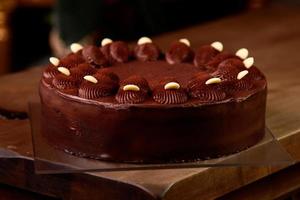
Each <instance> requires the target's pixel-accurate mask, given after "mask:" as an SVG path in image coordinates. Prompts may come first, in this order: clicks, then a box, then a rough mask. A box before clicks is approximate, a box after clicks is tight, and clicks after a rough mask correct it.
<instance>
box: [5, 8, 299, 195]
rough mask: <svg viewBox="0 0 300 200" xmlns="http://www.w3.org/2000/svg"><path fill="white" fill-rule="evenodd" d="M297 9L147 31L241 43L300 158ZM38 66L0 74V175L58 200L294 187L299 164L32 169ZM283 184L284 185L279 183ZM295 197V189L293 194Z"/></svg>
mask: <svg viewBox="0 0 300 200" xmlns="http://www.w3.org/2000/svg"><path fill="white" fill-rule="evenodd" d="M299 11H300V8H293V7H282V6H276V5H275V6H271V7H270V8H267V9H264V10H259V11H253V12H249V13H246V14H242V15H239V16H233V17H229V18H225V19H222V20H219V21H215V22H213V23H208V24H205V25H201V26H194V27H191V28H187V29H185V30H181V31H177V32H174V33H168V34H164V35H161V36H159V37H157V38H154V40H155V42H157V43H159V44H161V45H162V46H163V47H166V45H168V44H169V42H170V41H172V40H175V39H178V38H181V37H187V38H189V39H190V40H191V43H192V44H193V45H195V46H196V45H199V44H204V43H206V42H211V41H214V40H220V41H222V42H223V43H224V44H225V48H226V49H230V50H232V51H234V49H237V48H240V47H247V48H248V49H249V50H250V53H251V55H252V56H254V57H255V60H256V65H257V66H258V67H259V68H261V70H262V71H263V72H264V73H265V74H266V76H267V78H268V82H269V86H268V87H269V95H268V106H267V125H268V127H269V128H270V129H271V131H272V132H273V133H274V134H275V136H276V138H277V139H278V140H279V142H280V143H281V144H282V145H283V147H284V148H285V149H286V150H287V151H288V152H289V153H290V154H291V156H292V157H293V158H294V159H295V160H296V161H297V162H299V161H300V99H299V98H300V78H299V76H300V56H299V47H300V26H299V24H300V12H299ZM41 70H42V69H41V68H32V69H30V70H27V71H24V72H21V73H18V74H12V75H8V76H3V77H1V78H0V108H1V111H0V112H1V113H2V115H6V116H8V117H10V118H15V117H19V118H21V119H4V118H3V119H1V120H0V147H2V149H1V148H0V149H1V151H2V153H3V152H6V153H7V155H20V156H22V158H18V159H11V158H3V159H1V160H0V182H1V183H5V184H8V185H12V186H15V187H19V188H24V189H26V190H31V191H34V192H36V193H39V194H44V195H48V196H52V197H58V198H64V199H166V200H167V199H215V198H220V199H241V197H243V198H242V199H274V198H279V197H282V196H284V195H286V194H291V195H294V197H295V198H297V197H296V196H297V194H296V193H294V191H297V189H299V188H300V164H299V163H298V164H295V165H292V166H263V167H212V168H198V169H172V170H147V171H128V172H103V173H82V174H59V175H36V174H34V169H33V158H32V144H31V135H30V134H31V133H30V125H29V120H28V119H27V118H26V113H27V103H28V101H29V100H30V99H35V98H38V96H37V85H38V81H39V78H40V75H41ZM283 183H284V184H283ZM298 197H299V196H298Z"/></svg>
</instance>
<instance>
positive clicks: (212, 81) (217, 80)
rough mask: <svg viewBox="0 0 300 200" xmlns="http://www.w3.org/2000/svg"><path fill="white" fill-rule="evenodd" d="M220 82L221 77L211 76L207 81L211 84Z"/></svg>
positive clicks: (207, 83)
mask: <svg viewBox="0 0 300 200" xmlns="http://www.w3.org/2000/svg"><path fill="white" fill-rule="evenodd" d="M220 82H221V79H220V78H210V79H208V80H207V81H206V82H205V84H206V85H209V84H214V83H220Z"/></svg>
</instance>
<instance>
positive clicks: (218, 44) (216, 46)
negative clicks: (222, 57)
mask: <svg viewBox="0 0 300 200" xmlns="http://www.w3.org/2000/svg"><path fill="white" fill-rule="evenodd" d="M210 46H212V47H213V48H214V49H216V50H218V51H220V52H221V51H223V44H222V43H221V42H219V41H215V42H213V43H211V44H210Z"/></svg>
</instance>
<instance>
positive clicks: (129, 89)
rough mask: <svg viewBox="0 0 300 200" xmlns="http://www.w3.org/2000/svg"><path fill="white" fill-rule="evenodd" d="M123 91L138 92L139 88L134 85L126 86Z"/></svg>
mask: <svg viewBox="0 0 300 200" xmlns="http://www.w3.org/2000/svg"><path fill="white" fill-rule="evenodd" d="M123 90H124V91H140V88H139V86H137V85H134V84H128V85H125V86H124V87H123Z"/></svg>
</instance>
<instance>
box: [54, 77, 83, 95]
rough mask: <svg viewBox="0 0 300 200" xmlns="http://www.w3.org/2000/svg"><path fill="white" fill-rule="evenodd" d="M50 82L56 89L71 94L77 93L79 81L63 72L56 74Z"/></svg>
mask: <svg viewBox="0 0 300 200" xmlns="http://www.w3.org/2000/svg"><path fill="white" fill-rule="evenodd" d="M52 84H53V86H54V87H55V88H57V89H58V90H60V91H62V92H64V93H66V94H71V95H77V93H78V85H79V81H78V80H77V79H76V78H74V77H72V76H67V75H65V74H58V75H57V76H55V78H54V79H53V81H52Z"/></svg>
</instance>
